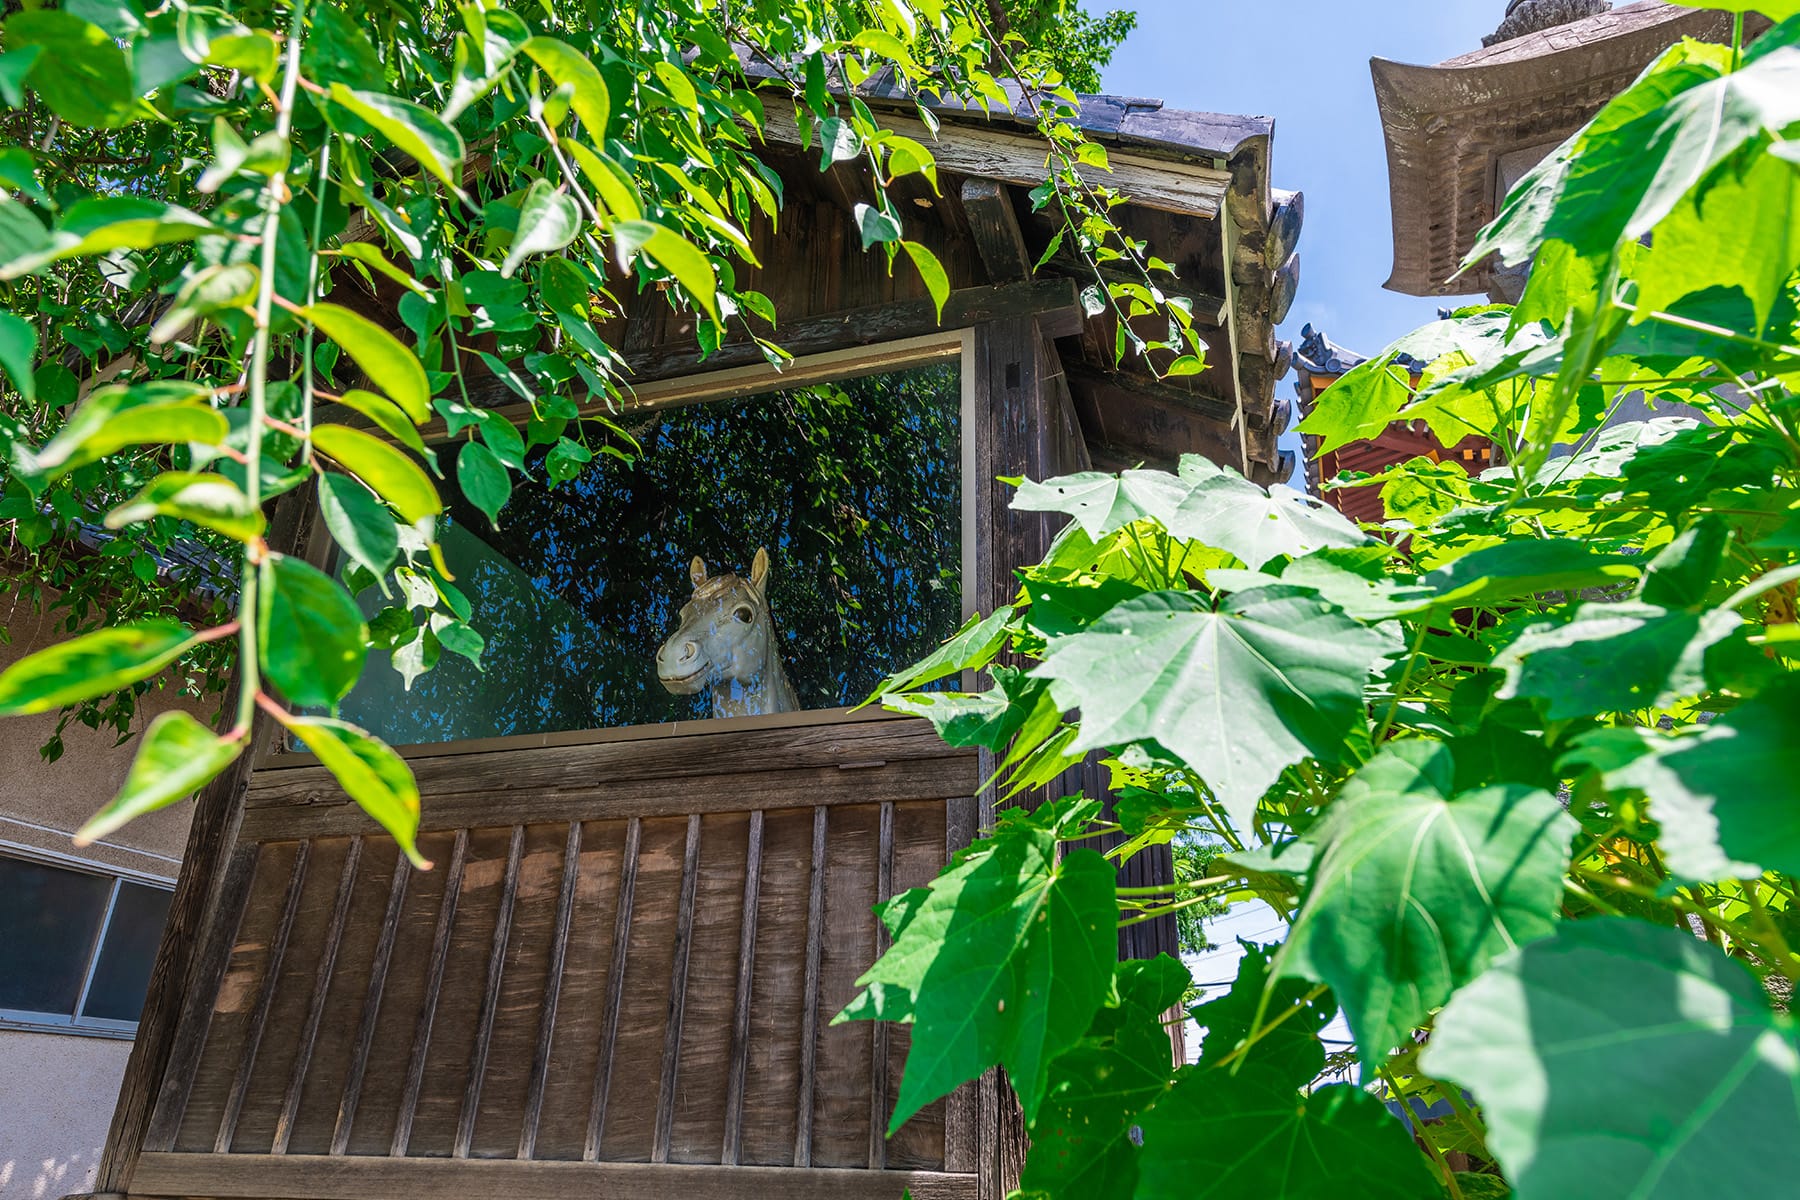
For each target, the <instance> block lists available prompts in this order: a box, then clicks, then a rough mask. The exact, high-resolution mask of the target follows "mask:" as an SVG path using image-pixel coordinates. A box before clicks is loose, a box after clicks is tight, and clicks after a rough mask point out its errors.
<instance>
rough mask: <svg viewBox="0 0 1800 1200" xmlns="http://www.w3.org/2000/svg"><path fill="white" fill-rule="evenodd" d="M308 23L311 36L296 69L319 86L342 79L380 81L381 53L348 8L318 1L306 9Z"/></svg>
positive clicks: (366, 82) (365, 82)
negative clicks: (378, 52)
mask: <svg viewBox="0 0 1800 1200" xmlns="http://www.w3.org/2000/svg"><path fill="white" fill-rule="evenodd" d="M309 23H310V24H311V25H312V30H311V36H310V37H308V38H307V39H306V42H305V44H304V45H303V46H302V47H301V50H300V70H301V74H302V75H304V76H305V77H306V78H307V79H309V80H311V81H312V82H314V83H317V84H320V85H323V86H330V85H331V84H334V83H340V82H343V83H352V84H355V85H357V86H359V87H367V86H368V85H369V84H371V83H380V82H381V81H382V79H383V74H382V70H381V56H380V55H379V54H377V53H376V52H375V47H374V46H373V45H371V44H370V42H369V39H368V36H367V35H366V34H364V33H363V31H362V26H361V25H360V24H359V23H358V21H357V19H356V17H355V16H354V15H353V14H352V13H351V12H350V11H349V10H346V9H340V8H339V6H337V5H332V4H321V5H318V6H316V7H314V8H312V9H311V10H310V12H309Z"/></svg>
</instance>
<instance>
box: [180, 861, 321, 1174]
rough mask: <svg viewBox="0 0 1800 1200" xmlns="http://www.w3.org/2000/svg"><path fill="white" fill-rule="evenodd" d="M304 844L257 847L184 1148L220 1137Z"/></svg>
mask: <svg viewBox="0 0 1800 1200" xmlns="http://www.w3.org/2000/svg"><path fill="white" fill-rule="evenodd" d="M299 848H300V847H299V844H298V843H295V842H274V843H271V844H269V845H266V846H263V847H260V848H259V850H258V851H257V855H256V875H255V878H254V879H253V880H252V882H251V885H250V894H249V898H248V900H247V901H246V902H245V904H244V906H243V909H242V910H241V912H239V913H237V914H235V915H236V916H237V918H238V927H237V930H236V933H235V937H234V940H233V944H232V950H231V957H230V959H229V960H228V961H227V963H226V967H225V976H224V979H223V980H222V981H221V982H220V984H219V990H218V994H217V996H216V997H215V998H214V1000H213V1005H212V1013H211V1017H210V1020H209V1021H208V1024H207V1032H206V1041H205V1044H204V1048H203V1049H202V1051H201V1055H200V1061H199V1065H198V1069H197V1070H196V1071H195V1072H194V1078H193V1081H192V1084H191V1086H190V1089H189V1092H188V1100H187V1108H186V1110H185V1111H184V1113H183V1114H182V1120H181V1127H180V1132H179V1133H178V1134H177V1135H176V1138H175V1148H176V1149H178V1150H185V1151H200V1150H211V1149H212V1148H213V1142H214V1139H215V1138H217V1136H218V1132H219V1123H220V1121H221V1120H222V1119H223V1117H224V1113H225V1106H226V1101H227V1097H228V1096H229V1095H230V1093H231V1086H232V1081H233V1080H234V1079H235V1078H236V1074H237V1065H238V1061H239V1059H240V1058H241V1057H242V1053H243V1047H244V1039H245V1035H246V1033H247V1032H248V1029H249V1025H250V1020H251V1015H252V1012H253V1011H254V1009H255V1007H256V1001H257V997H258V995H259V994H260V992H261V984H262V979H263V974H264V970H265V968H266V966H267V961H268V954H269V945H270V942H271V941H272V940H273V939H274V937H275V932H276V928H277V926H279V924H280V923H281V912H282V900H283V897H284V896H285V895H286V894H287V890H288V883H289V880H290V877H291V874H292V871H293V866H294V859H295V856H296V854H297V853H298V851H299ZM221 932H222V931H221ZM215 936H216V934H215ZM227 936H231V935H227Z"/></svg>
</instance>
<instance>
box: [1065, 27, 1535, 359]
mask: <svg viewBox="0 0 1800 1200" xmlns="http://www.w3.org/2000/svg"><path fill="white" fill-rule="evenodd" d="M1087 7H1088V8H1089V9H1090V10H1091V11H1103V10H1104V9H1107V8H1113V7H1125V8H1135V9H1136V11H1137V13H1138V28H1137V31H1136V32H1135V33H1133V34H1132V35H1131V37H1130V38H1129V39H1128V40H1127V41H1126V42H1125V44H1124V45H1123V46H1122V47H1121V48H1120V49H1119V52H1118V53H1117V54H1116V55H1115V56H1114V58H1113V61H1112V65H1111V66H1109V67H1108V68H1107V69H1106V71H1105V75H1104V85H1105V89H1106V90H1107V91H1108V92H1114V93H1121V94H1128V95H1136V96H1154V97H1157V98H1160V99H1161V100H1162V101H1164V103H1166V104H1168V105H1169V106H1170V107H1173V108H1187V109H1199V110H1202V111H1208V112H1229V113H1255V114H1263V115H1267V116H1272V117H1274V118H1275V148H1274V177H1275V185H1276V186H1277V187H1283V188H1289V189H1298V190H1300V191H1303V192H1305V193H1306V227H1305V230H1304V231H1303V233H1302V234H1301V238H1300V265H1301V271H1300V292H1299V299H1298V300H1297V301H1296V303H1295V305H1294V309H1293V312H1292V313H1291V314H1290V315H1289V317H1288V320H1287V322H1286V323H1285V324H1284V325H1283V327H1282V331H1281V336H1283V337H1285V338H1289V339H1291V340H1293V341H1294V342H1296V343H1298V341H1299V338H1300V327H1301V325H1303V324H1304V323H1306V322H1308V321H1311V322H1312V323H1313V324H1314V325H1316V326H1318V327H1319V328H1320V329H1323V330H1324V331H1325V332H1326V333H1328V334H1329V335H1330V336H1331V337H1332V339H1333V340H1334V341H1337V342H1339V343H1341V344H1343V345H1345V346H1348V347H1350V348H1351V349H1353V350H1358V351H1361V352H1362V353H1364V354H1373V353H1375V352H1377V351H1379V350H1380V349H1381V348H1382V347H1383V346H1385V345H1386V344H1387V343H1388V342H1390V341H1392V340H1393V339H1395V338H1397V337H1399V336H1400V335H1401V334H1403V333H1406V332H1407V331H1409V330H1411V329H1413V328H1414V327H1416V326H1418V325H1422V324H1424V323H1425V322H1427V321H1430V320H1432V319H1433V318H1434V317H1435V316H1436V315H1437V309H1438V307H1439V304H1440V303H1441V302H1439V301H1432V300H1424V299H1418V298H1415V297H1410V296H1401V295H1398V294H1396V293H1394V292H1390V291H1387V290H1385V289H1384V288H1383V287H1382V286H1381V285H1382V283H1383V282H1384V281H1385V280H1386V279H1387V277H1388V271H1389V268H1390V267H1391V266H1392V264H1393V235H1392V231H1391V227H1390V225H1389V219H1388V194H1387V156H1386V151H1385V148H1384V144H1383V141H1382V137H1381V121H1380V118H1379V117H1378V115H1377V113H1376V111H1375V92H1374V88H1373V86H1372V85H1371V83H1370V81H1369V59H1370V57H1371V56H1379V57H1382V58H1389V59H1395V60H1398V61H1401V62H1414V63H1435V62H1441V61H1442V60H1444V59H1446V58H1450V57H1452V56H1454V55H1457V54H1462V53H1466V52H1467V51H1470V50H1476V49H1480V47H1481V37H1482V35H1483V34H1486V33H1491V32H1492V31H1493V29H1494V27H1495V26H1496V25H1498V24H1499V23H1500V18H1501V17H1502V16H1503V15H1504V13H1505V9H1506V4H1505V0H1262V2H1260V3H1245V2H1244V0H1232V2H1226V0H1135V3H1134V2H1133V0H1110V2H1109V0H1088V3H1087ZM1292 388H1293V383H1292V377H1291V376H1290V377H1289V379H1288V380H1287V381H1284V382H1283V383H1282V384H1281V385H1280V390H1281V394H1283V395H1288V394H1290V393H1291V391H1292Z"/></svg>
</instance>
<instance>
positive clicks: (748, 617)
mask: <svg viewBox="0 0 1800 1200" xmlns="http://www.w3.org/2000/svg"><path fill="white" fill-rule="evenodd" d="M731 615H732V616H734V617H736V618H737V619H738V620H740V621H742V622H743V623H744V624H746V625H748V624H749V623H750V622H751V621H753V620H755V619H756V614H755V613H754V612H751V611H750V606H749V605H748V604H740V605H738V606H737V608H736V609H735V610H733V611H732V614H731Z"/></svg>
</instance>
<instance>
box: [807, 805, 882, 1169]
mask: <svg viewBox="0 0 1800 1200" xmlns="http://www.w3.org/2000/svg"><path fill="white" fill-rule="evenodd" d="M880 825H881V809H880V807H879V806H877V805H855V806H850V807H844V808H837V809H833V810H832V811H831V813H830V816H829V817H828V819H827V822H826V834H825V836H826V839H827V842H828V845H829V851H828V853H829V858H828V860H827V863H826V868H825V926H824V936H823V938H822V939H821V949H822V951H823V953H822V954H821V959H820V970H819V978H820V985H819V996H818V1006H819V1007H818V1059H817V1066H816V1068H815V1074H814V1079H813V1135H812V1162H811V1163H810V1164H808V1165H811V1166H821V1167H864V1166H867V1165H868V1162H869V1068H870V1061H871V1054H872V1052H873V1050H872V1047H873V1044H874V1043H873V1040H872V1035H873V1033H874V1026H873V1024H871V1023H869V1022H866V1021H856V1022H852V1023H849V1024H844V1025H833V1024H831V1019H832V1018H833V1017H835V1016H837V1014H838V1013H839V1012H840V1011H842V1009H843V1007H844V1006H845V1005H846V1004H848V1003H850V1001H851V1000H852V999H853V998H854V997H855V996H856V991H857V988H856V979H857V976H859V975H861V974H862V973H863V972H864V971H866V970H868V968H869V964H870V963H872V962H874V961H875V915H874V913H873V912H872V911H870V910H871V908H872V907H873V905H874V904H875V902H876V900H878V899H880V897H879V896H877V895H876V870H877V864H878V853H879V838H880Z"/></svg>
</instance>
